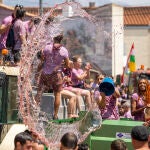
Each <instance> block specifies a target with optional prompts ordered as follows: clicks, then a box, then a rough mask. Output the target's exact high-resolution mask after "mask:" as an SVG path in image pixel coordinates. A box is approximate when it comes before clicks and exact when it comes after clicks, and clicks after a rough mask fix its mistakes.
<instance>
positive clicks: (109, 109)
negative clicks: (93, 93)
mask: <svg viewBox="0 0 150 150" xmlns="http://www.w3.org/2000/svg"><path fill="white" fill-rule="evenodd" d="M105 101H106V106H105V108H104V109H101V114H102V118H103V119H110V120H111V119H112V120H118V119H119V112H118V107H117V106H116V101H117V98H116V97H114V96H113V95H111V96H106V98H105Z"/></svg>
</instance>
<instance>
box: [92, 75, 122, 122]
mask: <svg viewBox="0 0 150 150" xmlns="http://www.w3.org/2000/svg"><path fill="white" fill-rule="evenodd" d="M119 96H120V93H119V91H118V89H117V88H115V87H114V81H113V79H112V78H110V77H105V78H103V79H102V80H101V83H100V85H99V90H96V91H95V92H94V99H95V101H96V102H97V104H98V106H99V109H100V111H101V115H102V118H103V119H110V120H111V119H112V120H118V119H119V112H118V106H117V98H119Z"/></svg>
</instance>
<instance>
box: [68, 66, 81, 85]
mask: <svg viewBox="0 0 150 150" xmlns="http://www.w3.org/2000/svg"><path fill="white" fill-rule="evenodd" d="M82 74H83V69H75V68H73V69H72V76H71V80H72V83H73V85H79V84H83V81H82V80H79V79H78V78H77V76H80V75H82Z"/></svg>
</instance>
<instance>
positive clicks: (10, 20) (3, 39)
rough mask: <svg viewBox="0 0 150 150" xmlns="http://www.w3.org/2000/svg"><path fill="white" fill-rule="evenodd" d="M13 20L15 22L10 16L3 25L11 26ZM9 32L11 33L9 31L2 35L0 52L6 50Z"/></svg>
mask: <svg viewBox="0 0 150 150" xmlns="http://www.w3.org/2000/svg"><path fill="white" fill-rule="evenodd" d="M12 20H13V17H12V16H8V17H6V18H4V19H3V21H2V25H6V26H7V25H8V24H10V23H11V22H12ZM8 31H9V29H8V30H7V31H6V32H4V33H2V34H1V35H0V50H1V49H3V48H6V39H7V35H8Z"/></svg>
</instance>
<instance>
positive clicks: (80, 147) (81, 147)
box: [78, 143, 89, 150]
mask: <svg viewBox="0 0 150 150" xmlns="http://www.w3.org/2000/svg"><path fill="white" fill-rule="evenodd" d="M88 149H89V146H88V144H87V143H81V144H78V150H88Z"/></svg>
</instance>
